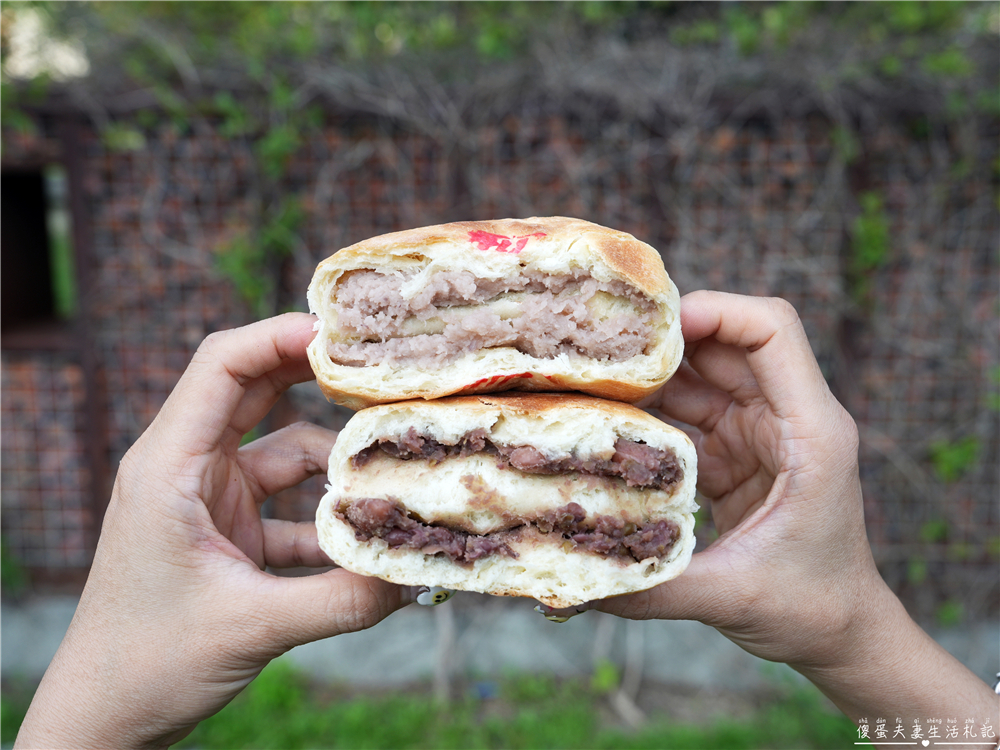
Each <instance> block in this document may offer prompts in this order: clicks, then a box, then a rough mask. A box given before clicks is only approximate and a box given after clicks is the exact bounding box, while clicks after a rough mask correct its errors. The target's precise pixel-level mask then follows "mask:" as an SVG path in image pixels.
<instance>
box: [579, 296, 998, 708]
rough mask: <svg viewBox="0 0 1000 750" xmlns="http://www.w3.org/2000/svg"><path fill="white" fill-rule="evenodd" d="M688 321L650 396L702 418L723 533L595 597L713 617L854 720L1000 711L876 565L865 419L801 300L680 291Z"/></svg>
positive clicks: (634, 608)
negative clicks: (860, 426)
mask: <svg viewBox="0 0 1000 750" xmlns="http://www.w3.org/2000/svg"><path fill="white" fill-rule="evenodd" d="M681 321H682V328H683V330H684V337H685V340H686V342H687V349H686V360H687V361H686V364H684V365H683V366H682V367H681V369H680V370H679V371H678V373H677V374H676V375H675V376H674V377H673V378H672V379H671V380H670V381H669V382H668V383H667V385H666V386H665V387H664V388H663V389H662V390H661V391H660V392H659V393H658V394H656V395H655V396H654V397H653V398H652V399H651V400H650V401H649V402H648V403H647V404H645V405H646V406H652V407H655V408H658V409H659V410H660V411H661V412H663V413H664V414H665V415H668V416H670V417H672V418H674V419H677V420H680V421H681V422H685V423H687V424H689V425H692V426H694V427H695V428H697V433H698V434H697V437H696V440H695V443H696V445H697V448H698V487H699V490H700V491H701V493H702V495H703V496H704V497H705V499H707V500H708V502H709V505H710V508H711V511H712V517H713V519H714V521H715V524H716V527H717V529H718V531H719V538H718V539H717V540H716V541H715V542H714V543H713V544H711V545H710V546H709V547H708V548H707V549H705V550H704V551H703V552H700V553H698V554H696V555H694V557H693V558H692V560H691V565H690V566H689V568H688V569H687V570H686V571H685V572H684V573H683V574H682V575H681V576H680V577H678V578H676V579H674V580H672V581H668V582H666V583H664V584H662V585H660V586H657V587H655V588H653V589H650V590H649V591H645V592H640V593H636V594H631V595H627V596H621V597H617V598H613V599H607V600H605V601H602V602H596V603H595V604H594V606H595V607H596V608H598V609H601V610H603V611H605V612H611V613H614V614H618V615H622V616H625V617H631V618H637V619H646V618H665V619H694V620H700V621H702V622H704V623H707V624H709V625H712V626H714V627H716V628H717V629H718V630H719V631H720V632H721V633H723V634H724V635H725V636H726V637H728V638H730V639H731V640H733V641H734V642H736V643H737V644H739V645H740V646H742V647H743V648H744V649H746V650H747V651H749V652H750V653H752V654H755V655H757V656H760V657H762V658H764V659H769V660H773V661H782V662H786V663H788V664H790V665H791V666H792V667H793V668H795V669H797V670H798V671H800V672H801V673H803V674H804V675H806V676H807V677H808V678H809V679H810V680H812V681H813V682H814V683H815V684H816V685H817V686H819V687H820V689H821V690H823V691H824V692H825V693H826V694H827V695H828V696H829V697H830V698H831V699H832V700H833V701H834V702H835V703H836V704H837V705H838V706H839V707H840V708H841V709H842V710H843V711H844V712H845V713H846V714H847V715H848V716H850V717H852V718H853V719H858V718H859V717H861V716H869V715H884V716H892V717H906V716H911V717H920V716H923V717H927V716H932V717H933V716H953V715H959V714H961V715H968V716H972V715H978V716H982V717H984V718H985V717H988V716H992V715H996V714H995V710H996V708H997V702H996V700H997V699H996V696H995V695H994V694H993V691H991V690H990V689H989V687H988V686H987V685H986V684H985V683H983V682H982V681H980V680H978V679H977V678H976V677H975V676H974V675H973V674H972V673H971V672H969V670H967V669H966V668H965V667H964V666H963V665H961V664H960V663H959V662H958V661H957V660H955V659H954V658H952V657H951V656H950V655H949V654H948V653H947V652H945V651H944V650H943V649H941V648H940V647H939V646H938V645H937V644H936V643H934V641H932V640H931V639H930V638H929V637H928V636H927V635H926V634H925V633H924V632H923V631H922V630H921V629H920V628H919V627H918V626H917V625H916V624H915V623H914V622H913V621H912V620H911V619H910V618H909V616H908V615H907V614H906V612H905V610H904V609H903V607H902V605H901V604H900V602H899V600H898V599H897V598H896V597H895V595H894V594H892V592H891V591H890V590H889V588H888V587H887V586H886V584H885V582H884V581H883V580H882V578H881V576H880V575H879V573H878V570H877V568H876V566H875V563H874V560H873V558H872V554H871V548H870V547H869V544H868V539H867V535H866V533H865V524H864V511H863V504H862V496H861V485H860V481H859V477H858V461H857V451H858V431H857V427H856V425H855V424H854V422H853V420H852V419H851V417H850V416H849V415H848V414H847V412H846V411H845V410H844V409H843V407H842V406H841V405H840V404H839V403H838V402H837V401H836V399H835V398H834V397H833V395H832V394H831V393H830V390H829V388H828V387H827V384H826V381H825V380H824V378H823V375H822V373H821V372H820V369H819V366H818V364H817V362H816V360H815V358H814V356H813V353H812V350H811V349H810V347H809V342H808V340H807V338H806V335H805V331H804V330H803V328H802V325H801V323H800V322H799V319H798V315H797V314H796V313H795V310H794V309H793V308H792V306H791V305H789V304H788V303H786V302H783V301H781V300H774V299H760V298H750V297H740V296H736V295H730V294H720V293H716V292H695V293H693V294H689V295H687V296H685V297H684V298H683V299H682V300H681ZM970 711H971V713H965V712H970ZM977 712H978V713H977ZM991 712H992V713H991Z"/></svg>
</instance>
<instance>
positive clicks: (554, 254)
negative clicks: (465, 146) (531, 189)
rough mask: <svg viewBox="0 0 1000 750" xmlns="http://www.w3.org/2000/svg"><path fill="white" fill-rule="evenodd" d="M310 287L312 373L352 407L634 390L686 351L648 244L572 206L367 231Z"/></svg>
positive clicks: (668, 371)
mask: <svg viewBox="0 0 1000 750" xmlns="http://www.w3.org/2000/svg"><path fill="white" fill-rule="evenodd" d="M308 298H309V306H310V309H311V310H312V312H314V313H315V314H316V315H317V316H318V317H319V323H318V333H317V336H316V338H315V339H314V341H313V342H312V344H311V346H310V348H309V358H310V362H311V363H312V366H313V370H314V371H315V373H316V378H317V381H318V383H319V385H320V387H321V388H322V390H323V391H324V393H326V395H327V396H328V397H330V398H332V399H333V400H334V401H336V402H337V403H340V404H344V405H347V406H350V407H352V408H355V409H358V408H363V407H366V406H371V405H373V404H380V403H388V402H391V401H402V400H407V399H414V398H424V399H435V398H441V397H443V396H448V395H453V394H470V393H488V392H496V391H501V390H509V389H516V390H521V391H582V392H584V393H588V394H590V395H594V396H599V397H603V398H609V399H615V400H619V401H626V402H634V401H637V400H639V399H641V398H642V397H643V396H645V395H647V394H649V393H651V392H652V391H654V390H656V388H658V387H659V386H660V385H662V384H663V383H664V382H665V381H666V380H667V379H668V378H669V377H670V375H672V374H673V372H674V371H675V370H676V369H677V366H678V365H679V363H680V359H681V356H682V354H683V341H682V338H681V331H680V322H679V306H680V305H679V296H678V293H677V288H676V287H675V286H674V284H673V282H671V280H670V278H669V276H668V275H667V273H666V271H665V270H664V268H663V262H662V260H661V258H660V256H659V254H658V253H657V252H656V250H654V249H653V248H652V247H650V246H649V245H647V244H645V243H643V242H640V241H639V240H637V239H636V238H635V237H633V236H632V235H629V234H626V233H625V232H619V231H616V230H612V229H608V228H606V227H602V226H599V225H597V224H593V223H591V222H587V221H583V220H580V219H570V218H564V217H548V218H530V219H524V220H518V219H501V220H495V221H482V222H456V223H453V224H443V225H439V226H432V227H423V228H420V229H413V230H409V231H404V232H396V233H393V234H387V235H383V236H380V237H375V238H372V239H369V240H366V241H364V242H360V243H358V244H356V245H352V246H350V247H347V248H344V249H342V250H340V251H339V252H337V253H335V254H334V255H332V256H331V257H329V258H327V259H326V260H325V261H323V262H322V263H320V265H319V266H318V267H317V269H316V272H315V275H314V276H313V280H312V283H311V284H310V287H309V292H308Z"/></svg>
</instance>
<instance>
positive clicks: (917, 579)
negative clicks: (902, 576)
mask: <svg viewBox="0 0 1000 750" xmlns="http://www.w3.org/2000/svg"><path fill="white" fill-rule="evenodd" d="M906 580H907V581H909V582H910V583H911V584H913V585H914V586H919V585H920V584H922V583H923V582H924V581H926V580H927V561H926V560H924V559H922V558H919V557H916V558H914V559H912V560H910V561H909V563H907V566H906Z"/></svg>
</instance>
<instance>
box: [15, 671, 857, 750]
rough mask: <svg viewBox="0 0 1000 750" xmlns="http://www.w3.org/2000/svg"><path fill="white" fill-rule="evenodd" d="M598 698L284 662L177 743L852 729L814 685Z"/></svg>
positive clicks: (735, 746)
mask: <svg viewBox="0 0 1000 750" xmlns="http://www.w3.org/2000/svg"><path fill="white" fill-rule="evenodd" d="M10 693H11V690H10V686H8V689H5V692H4V700H3V737H2V741H3V742H4V743H10V742H12V741H13V739H14V736H15V735H16V732H17V727H18V726H19V725H20V721H21V719H22V718H23V716H24V710H25V708H26V707H27V702H26V701H27V698H28V696H30V693H29V692H26V691H25V690H24V689H23V687H22V688H21V689H19V690H18V691H15V693H16V694H14V695H12V694H10ZM602 705H604V699H603V698H602V697H601V695H600V694H599V693H598V692H596V691H595V690H594V689H592V688H591V687H590V686H589V685H588V683H587V682H586V681H583V680H556V679H554V678H552V677H548V676H544V675H521V676H516V677H511V678H508V679H505V680H502V681H501V682H500V683H499V685H498V692H497V695H496V696H495V697H492V698H489V699H486V700H481V699H479V698H472V697H469V698H466V699H463V700H461V701H457V702H454V703H452V704H451V705H449V706H440V705H438V704H436V703H435V702H434V700H433V698H432V697H431V696H430V695H429V694H427V693H413V692H388V693H385V694H381V695H374V696H373V695H366V696H357V695H355V696H352V697H346V698H345V697H337V696H335V695H333V694H332V693H331V691H330V689H328V688H323V687H317V686H313V685H310V684H309V683H308V682H307V680H306V679H305V678H304V677H303V676H302V675H301V674H299V673H297V672H296V671H294V670H293V669H292V668H290V667H289V666H287V665H286V664H284V663H280V662H279V663H275V664H272V665H271V666H269V667H268V668H267V669H265V670H264V672H263V673H262V674H261V675H260V677H259V678H257V680H255V681H254V682H253V683H252V684H251V685H250V687H249V688H248V689H247V690H245V691H244V692H243V693H242V694H241V695H240V696H239V697H237V698H236V699H235V700H234V701H233V702H232V703H231V704H230V705H229V706H227V707H226V708H225V709H223V710H222V711H221V712H220V713H218V714H217V715H215V716H213V717H212V718H210V719H208V720H206V721H204V722H202V723H201V725H200V726H199V727H198V728H197V729H196V730H195V731H194V732H193V733H192V734H191V735H190V736H189V737H187V738H186V739H185V740H184V741H183V742H181V743H180V744H179V745H178V746H177V747H179V748H199V749H200V750H212V749H213V748H219V749H220V750H222V749H224V750H236V749H237V748H261V749H263V748H281V750H293V749H294V748H315V747H324V748H351V749H352V750H365V749H368V748H370V749H373V750H374V749H376V748H440V749H441V750H448V749H450V748H455V749H458V748H461V749H463V750H464V749H465V748H511V749H512V750H514V749H517V748H553V749H554V748H594V749H595V750H602V749H605V748H606V749H607V750H632V749H638V748H677V749H683V748H698V749H699V750H710V749H712V748H720V749H722V748H725V749H726V750H742V749H747V750H749V749H751V748H768V749H770V748H795V749H796V750H800V749H801V750H805V749H807V748H836V749H837V750H842V748H844V747H847V746H848V745H850V743H851V742H852V741H853V740H854V738H855V737H856V730H855V728H854V725H853V724H851V722H850V721H849V720H847V719H846V718H844V717H843V716H840V715H839V714H833V713H831V712H830V711H829V709H827V707H826V706H825V705H824V704H823V701H822V699H821V697H820V695H819V693H818V692H817V691H815V690H814V689H812V688H809V687H795V688H792V689H789V691H788V692H786V694H785V695H784V697H781V698H778V699H776V700H774V701H773V702H770V703H768V704H767V705H765V706H764V707H763V708H761V709H760V710H758V711H757V712H756V713H755V714H754V715H753V716H752V717H750V718H745V719H742V720H732V719H718V720H712V721H704V722H701V723H698V724H690V723H671V722H669V721H667V720H665V719H663V718H659V719H657V718H655V717H654V718H652V719H651V721H650V723H649V724H647V725H646V726H645V727H643V728H642V729H641V730H638V731H625V730H621V729H616V728H613V727H610V726H607V725H605V724H604V723H603V722H602V718H601V717H602V714H603V715H605V716H606V715H607V712H606V711H604V712H602Z"/></svg>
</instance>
